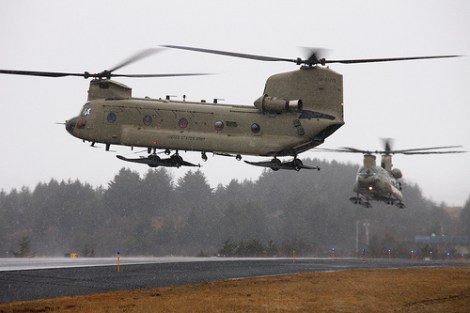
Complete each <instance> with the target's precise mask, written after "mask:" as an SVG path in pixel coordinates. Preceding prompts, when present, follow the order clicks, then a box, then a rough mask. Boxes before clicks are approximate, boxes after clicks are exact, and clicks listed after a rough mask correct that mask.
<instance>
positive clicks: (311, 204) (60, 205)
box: [0, 159, 470, 257]
mask: <svg viewBox="0 0 470 313" xmlns="http://www.w3.org/2000/svg"><path fill="white" fill-rule="evenodd" d="M304 162H305V163H310V164H316V165H319V166H320V167H321V168H322V170H321V171H320V172H317V171H307V170H303V171H300V172H295V171H278V172H273V171H271V170H266V171H265V172H263V174H262V175H261V176H260V177H259V178H258V179H257V180H256V181H248V180H246V181H237V180H232V181H231V182H230V183H229V184H227V185H219V186H217V188H211V187H210V185H209V184H208V182H207V179H206V177H205V176H204V172H203V171H201V170H199V169H198V170H195V171H188V172H187V173H186V174H185V175H184V176H183V177H181V178H179V179H177V180H176V181H174V179H173V178H172V177H171V176H170V175H169V172H168V171H167V170H165V168H157V169H149V170H148V172H147V173H146V174H145V175H143V177H141V176H140V175H139V174H138V173H136V172H133V171H132V170H130V169H128V168H122V169H121V170H120V171H119V173H117V174H116V175H115V177H114V179H113V180H111V181H110V182H109V183H108V186H106V187H98V188H94V187H92V186H91V185H90V184H87V183H86V182H81V181H79V180H76V181H61V182H58V181H56V180H51V181H49V182H48V183H38V184H37V185H36V187H35V188H34V190H30V189H29V188H26V187H23V188H21V189H20V190H17V189H13V190H11V191H10V192H8V193H7V192H4V191H1V192H0V217H1V218H0V257H14V256H17V257H32V256H64V255H68V254H70V253H78V255H79V257H93V256H112V255H115V253H116V251H120V253H121V254H122V255H127V256H130V255H136V256H137V255H138V256H169V255H178V256H196V255H199V256H216V255H219V256H290V255H292V253H295V254H296V255H298V256H319V257H320V256H331V254H332V253H334V254H335V256H356V255H357V254H358V252H359V251H367V252H366V253H367V255H369V256H375V257H386V256H387V254H388V256H390V255H393V256H394V257H408V256H409V253H410V251H411V250H413V249H414V250H413V251H417V252H416V253H417V254H420V253H421V254H425V253H426V251H428V250H430V249H441V250H442V247H430V246H422V245H421V246H419V245H418V244H417V243H416V242H415V236H417V235H425V236H430V235H436V236H443V235H446V236H448V235H452V236H457V235H459V236H470V199H469V200H468V201H467V202H466V204H465V206H464V208H463V210H462V212H461V214H460V217H459V218H455V217H452V216H451V215H449V214H448V213H447V211H446V205H445V204H444V203H441V204H436V203H433V202H432V201H430V200H428V199H425V198H424V197H423V196H422V193H421V190H420V188H419V186H418V185H410V184H407V183H406V181H405V182H404V184H403V192H404V198H405V202H406V204H407V208H406V209H403V210H400V209H398V208H397V207H395V206H389V205H386V204H380V203H375V202H374V203H373V207H372V208H364V207H361V206H357V205H354V204H352V203H351V202H350V201H349V197H351V196H352V191H351V189H352V184H353V182H354V179H355V174H356V171H357V165H352V164H342V163H338V162H336V161H331V162H327V161H322V160H318V159H313V160H309V159H307V160H304ZM446 249H447V250H448V247H446ZM452 249H455V247H452ZM447 250H446V251H447ZM446 251H444V250H442V251H435V254H434V255H436V256H437V255H439V254H441V255H444V253H447V252H446ZM363 253H364V252H363Z"/></svg>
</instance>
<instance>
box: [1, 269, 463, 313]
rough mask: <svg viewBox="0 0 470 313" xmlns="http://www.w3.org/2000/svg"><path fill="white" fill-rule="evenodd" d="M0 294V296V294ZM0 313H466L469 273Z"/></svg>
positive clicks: (103, 297)
mask: <svg viewBox="0 0 470 313" xmlns="http://www.w3.org/2000/svg"><path fill="white" fill-rule="evenodd" d="M0 292H1V291H0ZM0 312H1V313H4V312H5V313H6V312H15V313H20V312H70V313H74V312H362V313H367V312H420V313H425V312H426V313H431V312H451V313H452V312H453V313H456V312H459V313H462V312H470V267H456V268H422V269H396V270H390V269H389V270H380V269H377V270H352V271H344V272H332V273H307V274H299V275H290V276H282V277H264V278H253V279H241V280H231V281H219V282H210V283H202V284H194V285H185V286H178V287H168V288H159V289H153V290H139V291H117V292H109V293H101V294H94V295H88V296H79V297H63V298H56V299H49V300H35V301H23V302H14V303H11V304H1V305H0Z"/></svg>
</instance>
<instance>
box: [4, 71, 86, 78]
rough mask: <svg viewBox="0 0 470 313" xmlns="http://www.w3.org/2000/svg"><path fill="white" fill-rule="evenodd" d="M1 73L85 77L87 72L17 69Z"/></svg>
mask: <svg viewBox="0 0 470 313" xmlns="http://www.w3.org/2000/svg"><path fill="white" fill-rule="evenodd" d="M0 74H11V75H27V76H43V77H65V76H82V77H85V73H64V72H41V71H17V70H0Z"/></svg>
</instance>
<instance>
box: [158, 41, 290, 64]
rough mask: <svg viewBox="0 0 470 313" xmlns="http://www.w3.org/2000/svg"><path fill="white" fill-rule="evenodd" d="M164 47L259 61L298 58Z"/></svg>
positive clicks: (286, 60)
mask: <svg viewBox="0 0 470 313" xmlns="http://www.w3.org/2000/svg"><path fill="white" fill-rule="evenodd" d="M162 47H166V48H172V49H181V50H189V51H196V52H203V53H212V54H219V55H225V56H230V57H237V58H245V59H252V60H259V61H285V62H293V63H297V59H285V58H278V57H270V56H264V55H256V54H246V53H238V52H229V51H221V50H211V49H202V48H194V47H186V46H173V45H164V46H162Z"/></svg>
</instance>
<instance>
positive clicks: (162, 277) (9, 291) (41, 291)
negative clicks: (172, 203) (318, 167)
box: [0, 258, 468, 303]
mask: <svg viewBox="0 0 470 313" xmlns="http://www.w3.org/2000/svg"><path fill="white" fill-rule="evenodd" d="M148 262H151V261H148ZM459 265H468V263H467V264H465V263H459V262H455V261H453V262H446V261H413V260H398V259H367V260H365V261H362V260H360V259H355V258H346V259H342V258H341V259H340V258H338V259H317V258H301V259H296V260H295V261H294V260H292V259H225V258H211V259H209V258H206V259H201V260H195V259H188V260H187V261H184V260H178V261H176V262H175V261H168V262H163V261H156V262H155V263H147V262H141V263H140V264H139V262H137V263H132V264H131V263H130V262H127V264H126V262H125V260H123V265H121V266H120V272H118V271H117V266H116V265H99V263H98V264H94V265H90V266H87V265H86V264H85V263H80V265H79V267H70V266H69V267H65V268H53V267H54V266H49V268H47V269H46V268H42V269H32V268H33V267H32V266H30V267H29V269H20V270H17V269H14V268H13V269H12V268H10V269H5V268H3V270H2V271H0V303H10V302H14V301H20V300H33V299H42V298H56V297H62V296H78V295H85V294H92V293H98V292H107V291H114V290H135V289H151V288H159V287H166V286H175V285H183V284H191V283H199V282H208V281H216V280H226V279H239V278H246V277H255V276H271V275H284V274H293V273H302V272H319V271H339V270H351V269H361V268H363V269H365V268H402V267H428V266H459Z"/></svg>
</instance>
